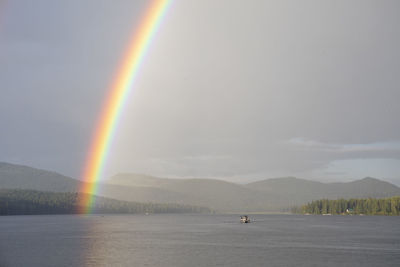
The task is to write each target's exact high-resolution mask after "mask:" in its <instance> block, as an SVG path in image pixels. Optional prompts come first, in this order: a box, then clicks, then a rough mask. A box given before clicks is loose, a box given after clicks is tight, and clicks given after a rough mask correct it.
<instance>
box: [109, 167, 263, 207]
mask: <svg viewBox="0 0 400 267" xmlns="http://www.w3.org/2000/svg"><path fill="white" fill-rule="evenodd" d="M108 184H110V185H113V186H115V185H117V184H118V185H125V186H129V187H130V188H131V190H132V191H134V192H138V193H139V194H141V196H142V197H145V196H144V195H147V196H150V195H152V194H156V195H155V196H154V197H157V198H158V201H160V200H162V199H165V201H172V200H173V201H174V202H177V203H188V204H191V205H200V206H207V207H210V208H212V209H216V210H229V211H240V210H253V209H254V207H255V206H260V205H262V206H263V207H264V206H265V202H264V201H260V200H261V199H263V198H264V196H263V195H264V194H263V193H260V192H255V191H254V190H251V189H248V188H246V187H244V186H242V185H238V184H233V183H229V182H225V181H220V180H213V179H164V178H156V177H151V176H145V175H137V174H118V175H115V176H113V177H112V178H111V179H110V180H109V181H108ZM107 187H108V186H106V187H105V188H107ZM155 189H156V190H157V191H155ZM128 191H129V190H128V189H127V194H124V196H123V197H124V199H126V200H131V201H133V200H135V201H145V198H141V199H140V200H138V196H137V195H133V194H132V195H129V193H128ZM104 192H107V194H110V195H112V192H110V191H109V189H105V191H104ZM143 192H146V193H143ZM120 197H121V196H120ZM174 197H175V199H173V198H174Z"/></svg>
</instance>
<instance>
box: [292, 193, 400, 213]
mask: <svg viewBox="0 0 400 267" xmlns="http://www.w3.org/2000/svg"><path fill="white" fill-rule="evenodd" d="M292 212H293V213H300V214H307V213H308V214H343V215H352V214H354V215H356V214H365V215H397V216H398V215H400V196H396V197H390V198H380V199H378V198H367V199H355V198H353V199H348V200H346V199H337V200H329V199H321V200H314V201H312V202H311V203H308V204H307V205H304V206H301V207H294V208H292Z"/></svg>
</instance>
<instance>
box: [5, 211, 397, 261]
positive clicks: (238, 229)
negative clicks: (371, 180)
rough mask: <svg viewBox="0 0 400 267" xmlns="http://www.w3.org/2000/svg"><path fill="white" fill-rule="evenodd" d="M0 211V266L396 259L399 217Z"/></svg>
mask: <svg viewBox="0 0 400 267" xmlns="http://www.w3.org/2000/svg"><path fill="white" fill-rule="evenodd" d="M251 218H253V219H255V222H254V223H250V224H240V223H239V216H237V215H149V216H145V215H104V216H100V215H87V216H78V215H52V216H44V215H42V216H5V217H0V266H174V267H175V266H176V267H180V266H245V265H247V266H364V267H365V266H367V267H368V266H371V267H372V266H374V267H375V266H396V267H397V266H400V227H399V225H400V217H385V216H302V215H254V216H252V217H251Z"/></svg>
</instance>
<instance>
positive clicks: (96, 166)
mask: <svg viewBox="0 0 400 267" xmlns="http://www.w3.org/2000/svg"><path fill="white" fill-rule="evenodd" d="M169 2H170V1H168V0H152V1H151V2H150V4H149V8H148V10H147V12H146V13H145V16H144V18H143V19H142V21H141V24H140V26H139V30H138V31H136V33H135V34H134V36H133V38H132V41H131V42H130V45H129V46H128V50H127V53H126V55H125V56H124V58H123V62H122V64H121V67H120V69H119V71H118V73H117V77H116V80H115V82H114V83H113V85H112V86H111V88H110V91H109V93H108V95H107V98H106V101H105V103H104V106H103V108H102V111H101V114H100V117H99V122H98V125H97V127H96V129H95V132H94V134H93V138H92V140H93V141H92V143H91V147H90V150H89V153H88V156H87V161H86V165H85V170H84V173H83V177H82V178H83V180H84V183H82V186H81V189H80V191H81V192H82V193H85V194H84V195H83V197H82V198H81V199H80V200H79V207H80V208H79V209H80V210H79V212H80V213H90V212H91V208H92V205H93V199H94V198H93V196H94V195H95V194H96V193H97V189H98V188H97V185H98V181H99V179H100V176H101V174H102V171H103V168H104V163H105V160H106V156H107V154H108V150H109V148H110V145H111V142H112V139H113V136H114V134H115V131H116V129H117V124H118V119H119V117H120V115H121V112H122V110H123V106H124V103H125V102H126V100H127V98H128V95H129V92H130V91H131V89H132V86H133V83H134V81H135V78H136V76H137V74H138V72H139V69H140V66H141V63H142V62H143V59H144V57H145V54H146V52H147V50H148V48H149V45H150V43H151V40H152V38H153V36H154V34H155V32H156V31H157V29H158V26H159V25H160V22H161V20H162V18H163V16H164V14H165V13H166V10H167V7H168V5H169Z"/></svg>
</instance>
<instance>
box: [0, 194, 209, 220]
mask: <svg viewBox="0 0 400 267" xmlns="http://www.w3.org/2000/svg"><path fill="white" fill-rule="evenodd" d="M81 197H82V194H79V193H54V192H43V191H35V190H19V189H1V190H0V215H23V214H26V215H28V214H75V213H77V212H78V210H80V208H79V206H78V203H79V201H78V200H79V198H81ZM208 212H210V210H209V209H208V208H203V207H196V206H189V205H180V204H170V203H168V204H156V203H138V202H128V201H119V200H114V199H109V198H103V197H95V200H94V206H93V208H92V213H120V214H121V213H129V214H134V213H208Z"/></svg>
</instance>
